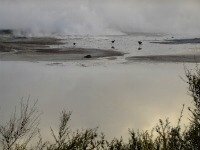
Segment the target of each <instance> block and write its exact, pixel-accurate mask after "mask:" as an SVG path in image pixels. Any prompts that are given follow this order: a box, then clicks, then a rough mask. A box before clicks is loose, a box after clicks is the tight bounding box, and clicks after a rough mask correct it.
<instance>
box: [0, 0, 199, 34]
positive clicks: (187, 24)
mask: <svg viewBox="0 0 200 150" xmlns="http://www.w3.org/2000/svg"><path fill="white" fill-rule="evenodd" d="M199 6H200V2H199V1H198V0H191V1H187V0H177V1H173V0H162V1H159V0H59V1H53V0H43V1H39V0H34V1H33V0H28V1H25V0H9V1H8V0H0V29H16V30H20V31H24V32H26V33H28V34H32V35H40V34H68V35H70V34H81V35H82V34H91V35H104V34H124V33H134V32H156V33H158V32H159V33H171V34H177V33H178V34H186V35H187V34H190V35H191V34H192V35H198V32H200V28H199V26H200V16H199V14H198V12H199V8H200V7H199Z"/></svg>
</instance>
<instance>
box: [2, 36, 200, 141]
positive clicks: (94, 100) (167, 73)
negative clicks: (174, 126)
mask: <svg viewBox="0 0 200 150" xmlns="http://www.w3.org/2000/svg"><path fill="white" fill-rule="evenodd" d="M155 38H160V39H162V38H166V37H162V36H155V35H154V36H150V37H148V36H139V37H138V36H135V37H124V38H122V37H115V39H116V44H115V47H118V48H117V49H118V50H120V51H124V52H130V53H129V54H127V55H125V56H123V57H119V58H117V59H116V60H107V59H106V58H105V59H99V60H93V61H73V62H65V63H62V64H59V65H49V64H51V62H20V61H19V62H12V61H0V107H1V108H0V117H1V118H3V120H5V119H6V118H7V117H8V115H10V112H12V111H13V109H14V106H15V105H16V104H18V103H19V101H20V98H21V97H24V98H27V97H28V96H29V95H30V96H31V99H32V100H34V99H38V100H39V107H40V109H41V110H42V112H43V114H42V117H41V124H40V126H41V128H42V131H43V132H42V133H43V135H44V136H46V137H49V135H50V134H48V133H50V132H49V131H50V126H51V127H56V126H57V120H58V118H59V117H58V116H59V112H60V111H61V110H62V109H63V108H65V109H67V110H71V111H72V118H71V127H72V128H73V129H77V128H89V127H90V128H94V127H96V126H99V127H100V129H99V130H100V131H103V132H105V133H106V135H107V138H112V137H120V136H123V137H125V138H127V135H128V129H129V128H134V129H144V130H145V129H149V128H150V127H152V126H154V125H156V123H157V122H158V119H159V118H163V119H165V118H167V117H169V118H170V120H171V121H172V123H176V122H177V117H178V115H179V113H180V110H181V107H182V104H186V105H187V106H189V105H190V104H191V98H190V97H189V96H188V94H187V84H186V83H184V82H183V81H182V80H181V78H180V76H182V77H184V65H183V64H182V63H179V64H176V63H148V62H146V63H142V62H141V63H136V62H135V63H126V61H125V59H124V58H125V57H126V56H130V55H145V54H147V53H148V54H150V53H151V54H152V53H157V52H159V53H172V52H174V53H187V52H189V51H191V50H192V49H194V48H196V47H197V46H198V45H195V46H194V45H193V46H191V45H181V46H177V45H159V44H154V45H153V44H150V43H149V42H145V44H144V45H143V51H137V47H138V45H137V43H136V42H137V40H138V39H146V40H147V41H148V40H149V39H150V40H153V39H155ZM111 39H113V37H109V36H106V37H103V36H100V37H95V38H94V37H93V38H88V37H87V38H80V39H78V40H79V41H81V42H79V44H80V45H79V46H80V47H84V44H85V43H86V45H85V47H90V46H91V47H99V46H101V45H102V47H103V48H105V49H106V48H107V49H108V48H109V47H110V43H107V42H106V41H110V40H111ZM120 39H121V41H120ZM125 39H127V41H128V42H126V40H125ZM74 40H75V39H74V38H69V39H68V44H69V43H70V41H74ZM120 42H121V43H120ZM90 43H91V44H90ZM95 43H96V44H95ZM102 43H103V44H102ZM105 43H107V45H106V44H105ZM93 44H94V45H93ZM69 46H70V44H69ZM83 65H84V67H83ZM186 65H187V66H188V67H193V66H194V65H193V64H186ZM85 66H86V67H85ZM184 114H185V116H186V117H185V118H184V120H183V121H186V120H187V115H188V112H187V111H185V112H184ZM46 131H48V133H47V132H46Z"/></svg>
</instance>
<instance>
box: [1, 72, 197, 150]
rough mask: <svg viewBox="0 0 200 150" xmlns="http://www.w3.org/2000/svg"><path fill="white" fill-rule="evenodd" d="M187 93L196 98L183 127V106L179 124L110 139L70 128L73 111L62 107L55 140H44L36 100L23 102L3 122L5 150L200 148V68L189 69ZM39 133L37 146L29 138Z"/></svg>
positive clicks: (164, 122)
mask: <svg viewBox="0 0 200 150" xmlns="http://www.w3.org/2000/svg"><path fill="white" fill-rule="evenodd" d="M186 82H187V84H188V92H189V94H190V95H191V97H192V98H193V107H192V108H188V110H189V112H190V116H191V117H190V118H189V119H190V123H189V125H188V126H187V127H185V128H183V127H182V126H181V118H182V114H183V109H184V106H183V109H182V110H181V114H180V117H179V118H178V123H177V125H176V126H172V125H171V124H170V122H169V120H168V119H166V120H159V123H158V124H157V125H156V126H155V127H154V128H153V129H152V130H151V131H138V132H135V131H134V130H129V134H130V137H129V140H128V142H124V140H123V138H120V139H113V140H111V141H108V140H106V139H105V136H104V134H103V133H101V134H100V133H99V131H98V128H95V129H86V130H77V131H72V130H71V129H70V128H69V121H70V117H71V112H67V111H65V110H63V111H62V112H61V114H60V120H59V127H58V129H57V130H56V131H57V132H55V130H54V129H52V128H50V132H51V135H52V137H53V139H54V142H52V143H50V142H46V141H43V139H42V137H41V136H40V134H39V129H38V123H39V116H40V114H39V113H38V110H37V105H36V104H37V103H34V104H32V105H31V104H30V103H29V100H28V101H27V102H26V103H23V102H21V104H20V113H17V112H16V111H15V112H14V113H13V115H12V116H11V118H10V120H9V121H8V122H6V123H5V124H1V125H0V142H1V147H0V148H1V149H3V150H104V149H105V150H200V70H199V69H196V71H195V72H191V71H189V70H186ZM36 135H39V136H38V137H39V138H38V142H36V144H35V146H30V141H31V140H33V139H35V136H36Z"/></svg>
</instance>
